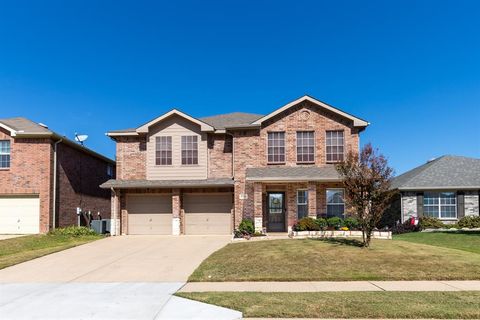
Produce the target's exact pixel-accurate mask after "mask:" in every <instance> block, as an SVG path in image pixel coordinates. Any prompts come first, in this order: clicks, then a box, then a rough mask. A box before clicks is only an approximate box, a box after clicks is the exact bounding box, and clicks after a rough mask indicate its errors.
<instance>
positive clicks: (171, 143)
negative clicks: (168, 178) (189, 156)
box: [154, 135, 182, 167]
mask: <svg viewBox="0 0 480 320" xmlns="http://www.w3.org/2000/svg"><path fill="white" fill-rule="evenodd" d="M163 137H167V138H168V137H170V145H171V147H172V149H171V150H170V152H171V153H172V155H171V160H172V163H171V164H157V151H158V150H157V138H163ZM180 139H181V138H180ZM180 143H181V141H180ZM180 156H181V155H180ZM154 157H155V159H154V163H155V166H158V167H170V166H173V137H172V136H165V135H160V136H155V155H154ZM160 159H161V157H160ZM181 161H182V159H180V162H181ZM160 162H162V161H161V160H160Z"/></svg>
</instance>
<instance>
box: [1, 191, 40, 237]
mask: <svg viewBox="0 0 480 320" xmlns="http://www.w3.org/2000/svg"><path fill="white" fill-rule="evenodd" d="M39 231H40V199H39V198H38V196H9V197H3V196H2V197H0V234H2V233H4V234H29V233H38V232H39Z"/></svg>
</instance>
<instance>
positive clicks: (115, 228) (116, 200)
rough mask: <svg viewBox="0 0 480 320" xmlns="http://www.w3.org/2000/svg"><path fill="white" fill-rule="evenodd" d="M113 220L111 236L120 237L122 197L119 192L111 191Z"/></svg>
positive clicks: (111, 222) (111, 221)
mask: <svg viewBox="0 0 480 320" xmlns="http://www.w3.org/2000/svg"><path fill="white" fill-rule="evenodd" d="M111 192H112V195H111V206H112V208H111V210H112V214H111V220H110V234H111V235H112V236H118V235H120V197H119V194H118V193H119V191H115V190H114V189H113V188H112V190H111Z"/></svg>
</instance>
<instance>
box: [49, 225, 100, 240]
mask: <svg viewBox="0 0 480 320" xmlns="http://www.w3.org/2000/svg"><path fill="white" fill-rule="evenodd" d="M48 234H49V235H52V236H66V237H82V236H94V235H97V233H96V232H95V231H94V230H93V229H90V228H87V227H76V226H70V227H65V228H57V229H55V230H52V231H50V232H49V233H48Z"/></svg>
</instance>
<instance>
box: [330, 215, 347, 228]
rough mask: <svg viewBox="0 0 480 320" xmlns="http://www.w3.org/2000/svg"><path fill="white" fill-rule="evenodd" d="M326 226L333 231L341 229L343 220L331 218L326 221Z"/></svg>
mask: <svg viewBox="0 0 480 320" xmlns="http://www.w3.org/2000/svg"><path fill="white" fill-rule="evenodd" d="M327 225H328V226H329V227H331V228H334V229H335V230H338V229H340V228H341V227H343V220H342V219H341V218H339V217H331V218H328V219H327Z"/></svg>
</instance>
